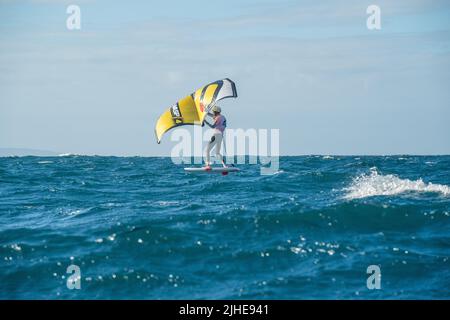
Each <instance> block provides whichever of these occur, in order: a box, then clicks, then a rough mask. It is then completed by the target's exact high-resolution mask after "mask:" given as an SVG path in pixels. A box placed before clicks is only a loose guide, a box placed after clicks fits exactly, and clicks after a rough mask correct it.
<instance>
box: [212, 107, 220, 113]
mask: <svg viewBox="0 0 450 320" xmlns="http://www.w3.org/2000/svg"><path fill="white" fill-rule="evenodd" d="M211 111H212V112H219V113H220V112H222V109H221V108H220V107H219V106H213V107H212V108H211Z"/></svg>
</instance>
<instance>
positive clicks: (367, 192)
mask: <svg viewBox="0 0 450 320" xmlns="http://www.w3.org/2000/svg"><path fill="white" fill-rule="evenodd" d="M370 171H371V172H370V174H363V175H360V176H358V177H356V178H355V179H353V182H352V184H351V185H350V186H349V187H347V188H344V191H347V194H346V195H345V196H344V198H346V199H349V200H351V199H361V198H366V197H373V196H391V195H396V194H400V193H404V192H436V193H440V194H442V195H444V196H450V187H449V186H446V185H442V184H434V183H431V182H430V183H425V182H423V181H422V179H418V180H409V179H401V178H399V177H398V176H396V175H393V174H388V175H382V174H379V173H378V172H377V170H376V168H371V169H370Z"/></svg>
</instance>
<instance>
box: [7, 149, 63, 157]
mask: <svg viewBox="0 0 450 320" xmlns="http://www.w3.org/2000/svg"><path fill="white" fill-rule="evenodd" d="M58 154H59V153H57V152H54V151H48V150H37V149H25V148H0V157H12V156H18V157H23V156H57V155H58Z"/></svg>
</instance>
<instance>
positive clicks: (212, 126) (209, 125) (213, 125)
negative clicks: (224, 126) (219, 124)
mask: <svg viewBox="0 0 450 320" xmlns="http://www.w3.org/2000/svg"><path fill="white" fill-rule="evenodd" d="M207 115H209V116H212V115H211V114H210V113H207ZM203 121H204V122H205V123H206V124H207V125H208V127H210V128H212V129H214V128H215V127H216V121H215V120H214V123H213V124H211V123H209V122H208V121H207V120H206V117H205V119H204V120H203Z"/></svg>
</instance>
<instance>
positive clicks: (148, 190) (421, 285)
mask: <svg viewBox="0 0 450 320" xmlns="http://www.w3.org/2000/svg"><path fill="white" fill-rule="evenodd" d="M183 167H184V166H183V165H175V164H173V163H172V161H171V159H170V158H164V157H153V158H152V157H150V158H145V157H100V156H76V155H72V156H61V157H3V158H0V284H1V285H0V299H449V298H450V156H407V155H403V156H400V155H399V156H298V157H281V158H280V168H279V170H278V171H276V172H274V174H272V175H260V166H259V165H254V164H253V165H251V164H246V165H240V166H239V167H240V168H241V169H242V171H241V172H239V173H230V174H229V175H227V176H222V175H220V174H203V173H201V174H193V173H185V172H184V170H183ZM369 266H376V268H378V271H377V278H376V279H377V281H378V282H377V283H378V284H377V286H376V287H375V288H374V287H373V286H372V287H371V288H370V289H369V287H370V286H368V282H370V283H375V282H371V281H372V280H373V279H374V278H371V279H372V280H370V281H369V280H368V279H369V278H370V277H371V276H372V273H371V272H369V273H368V268H369ZM68 268H69V269H68ZM74 268H75V269H74ZM74 270H75V271H74ZM68 271H69V272H68ZM74 275H75V277H74ZM74 284H77V286H75V287H74Z"/></svg>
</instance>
